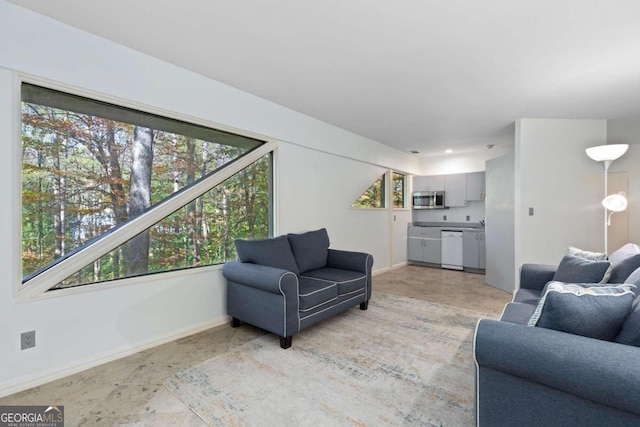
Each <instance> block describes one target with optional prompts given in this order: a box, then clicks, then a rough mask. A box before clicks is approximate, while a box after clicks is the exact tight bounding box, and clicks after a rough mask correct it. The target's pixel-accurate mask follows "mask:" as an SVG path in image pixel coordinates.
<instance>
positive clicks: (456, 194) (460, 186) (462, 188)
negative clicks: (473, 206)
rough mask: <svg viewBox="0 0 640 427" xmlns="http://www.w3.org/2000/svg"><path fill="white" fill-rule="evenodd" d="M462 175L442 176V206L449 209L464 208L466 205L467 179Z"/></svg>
mask: <svg viewBox="0 0 640 427" xmlns="http://www.w3.org/2000/svg"><path fill="white" fill-rule="evenodd" d="M465 175H466V174H464V173H456V174H453V175H444V204H445V206H449V207H452V208H453V207H460V206H465V205H466V203H467V177H466V176H465Z"/></svg>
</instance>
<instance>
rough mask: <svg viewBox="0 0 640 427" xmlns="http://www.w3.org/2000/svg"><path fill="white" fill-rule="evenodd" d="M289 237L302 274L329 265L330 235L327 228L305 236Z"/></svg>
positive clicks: (291, 235) (294, 235)
mask: <svg viewBox="0 0 640 427" xmlns="http://www.w3.org/2000/svg"><path fill="white" fill-rule="evenodd" d="M287 237H288V238H289V243H290V244H291V251H292V252H293V256H294V257H295V260H296V264H297V265H298V269H299V270H300V273H304V272H305V271H309V270H317V269H319V268H323V267H325V266H326V265H327V256H328V254H329V235H328V234H327V229H326V228H321V229H320V230H316V231H309V232H307V233H303V234H287Z"/></svg>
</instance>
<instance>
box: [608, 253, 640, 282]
mask: <svg viewBox="0 0 640 427" xmlns="http://www.w3.org/2000/svg"><path fill="white" fill-rule="evenodd" d="M609 261H611V266H612V269H611V277H610V278H609V283H625V281H626V279H627V277H629V275H630V274H631V273H633V271H634V270H636V269H637V268H638V267H640V246H638V245H636V244H634V243H627V244H626V245H624V246H623V247H621V248H620V249H618V250H616V251H614V252H613V253H612V254H611V255H609Z"/></svg>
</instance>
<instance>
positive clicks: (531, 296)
mask: <svg viewBox="0 0 640 427" xmlns="http://www.w3.org/2000/svg"><path fill="white" fill-rule="evenodd" d="M540 295H542V291H539V290H537V289H527V288H520V289H518V290H517V291H516V294H515V295H514V297H513V302H519V303H523V304H532V305H534V306H536V305H538V301H540ZM529 316H531V315H529ZM525 323H526V322H525Z"/></svg>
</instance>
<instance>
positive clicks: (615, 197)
mask: <svg viewBox="0 0 640 427" xmlns="http://www.w3.org/2000/svg"><path fill="white" fill-rule="evenodd" d="M627 204H628V202H627V198H626V197H624V193H618V194H612V195H610V196H607V197H605V198H604V200H603V201H602V206H604V208H605V209H606V210H608V211H611V212H622V211H623V210H625V209H627Z"/></svg>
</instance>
